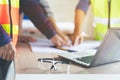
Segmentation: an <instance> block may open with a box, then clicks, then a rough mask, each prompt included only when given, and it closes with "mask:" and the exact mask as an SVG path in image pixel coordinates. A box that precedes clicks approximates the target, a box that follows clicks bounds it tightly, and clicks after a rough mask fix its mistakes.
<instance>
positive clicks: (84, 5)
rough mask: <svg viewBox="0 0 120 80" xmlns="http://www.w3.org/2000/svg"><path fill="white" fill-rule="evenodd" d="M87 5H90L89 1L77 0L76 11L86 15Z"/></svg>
mask: <svg viewBox="0 0 120 80" xmlns="http://www.w3.org/2000/svg"><path fill="white" fill-rule="evenodd" d="M89 3H90V0H79V2H78V4H77V6H76V9H81V10H83V11H84V12H85V13H86V12H87V9H88V7H89Z"/></svg>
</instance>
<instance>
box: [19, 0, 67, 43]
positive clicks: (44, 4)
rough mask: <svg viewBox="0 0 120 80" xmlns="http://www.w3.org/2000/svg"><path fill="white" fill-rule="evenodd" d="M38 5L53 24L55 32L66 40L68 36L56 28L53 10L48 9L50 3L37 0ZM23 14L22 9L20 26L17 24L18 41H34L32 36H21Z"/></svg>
mask: <svg viewBox="0 0 120 80" xmlns="http://www.w3.org/2000/svg"><path fill="white" fill-rule="evenodd" d="M37 1H38V3H39V5H40V7H41V8H42V10H43V13H44V14H45V15H46V16H47V18H48V19H49V20H50V22H51V23H52V25H53V28H54V29H55V31H56V33H57V34H58V35H59V36H60V37H61V38H62V39H63V40H65V41H68V37H67V36H66V35H65V34H64V33H63V32H62V31H61V30H60V29H59V28H58V26H57V25H56V22H55V19H54V15H53V12H52V11H51V9H50V5H49V3H48V2H47V0H37ZM23 16H24V13H23V12H22V11H20V22H19V23H20V24H19V25H20V26H19V41H26V40H30V41H35V39H34V38H32V37H30V36H23V35H22V33H23V30H22V20H23Z"/></svg>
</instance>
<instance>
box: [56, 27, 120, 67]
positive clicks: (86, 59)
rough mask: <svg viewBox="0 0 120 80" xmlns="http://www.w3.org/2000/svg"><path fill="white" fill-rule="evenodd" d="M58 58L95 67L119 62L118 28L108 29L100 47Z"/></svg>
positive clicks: (68, 53)
mask: <svg viewBox="0 0 120 80" xmlns="http://www.w3.org/2000/svg"><path fill="white" fill-rule="evenodd" d="M58 55H59V56H60V57H63V58H66V59H68V60H70V61H73V62H75V63H78V64H80V65H83V66H85V67H95V66H98V65H103V64H107V63H112V62H116V61H119V60H120V28H110V29H109V30H108V31H107V33H106V35H105V37H104V39H103V40H102V41H101V43H100V45H99V46H98V47H96V48H91V49H88V50H85V51H80V52H73V53H70V52H65V53H60V54H58Z"/></svg>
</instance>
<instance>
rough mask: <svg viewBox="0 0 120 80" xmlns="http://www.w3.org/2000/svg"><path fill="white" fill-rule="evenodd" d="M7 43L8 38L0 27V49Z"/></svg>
mask: <svg viewBox="0 0 120 80" xmlns="http://www.w3.org/2000/svg"><path fill="white" fill-rule="evenodd" d="M9 42H10V37H9V36H8V34H7V33H6V31H5V30H4V29H3V28H2V26H1V25H0V47H2V46H4V45H6V44H7V43H9Z"/></svg>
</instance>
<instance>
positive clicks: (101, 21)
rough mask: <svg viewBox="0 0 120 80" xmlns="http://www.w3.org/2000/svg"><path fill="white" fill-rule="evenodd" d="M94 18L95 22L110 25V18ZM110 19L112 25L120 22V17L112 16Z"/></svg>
mask: <svg viewBox="0 0 120 80" xmlns="http://www.w3.org/2000/svg"><path fill="white" fill-rule="evenodd" d="M94 20H95V23H99V24H104V25H108V18H100V17H94ZM110 21H111V22H110V24H111V25H116V24H120V18H111V19H110Z"/></svg>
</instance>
